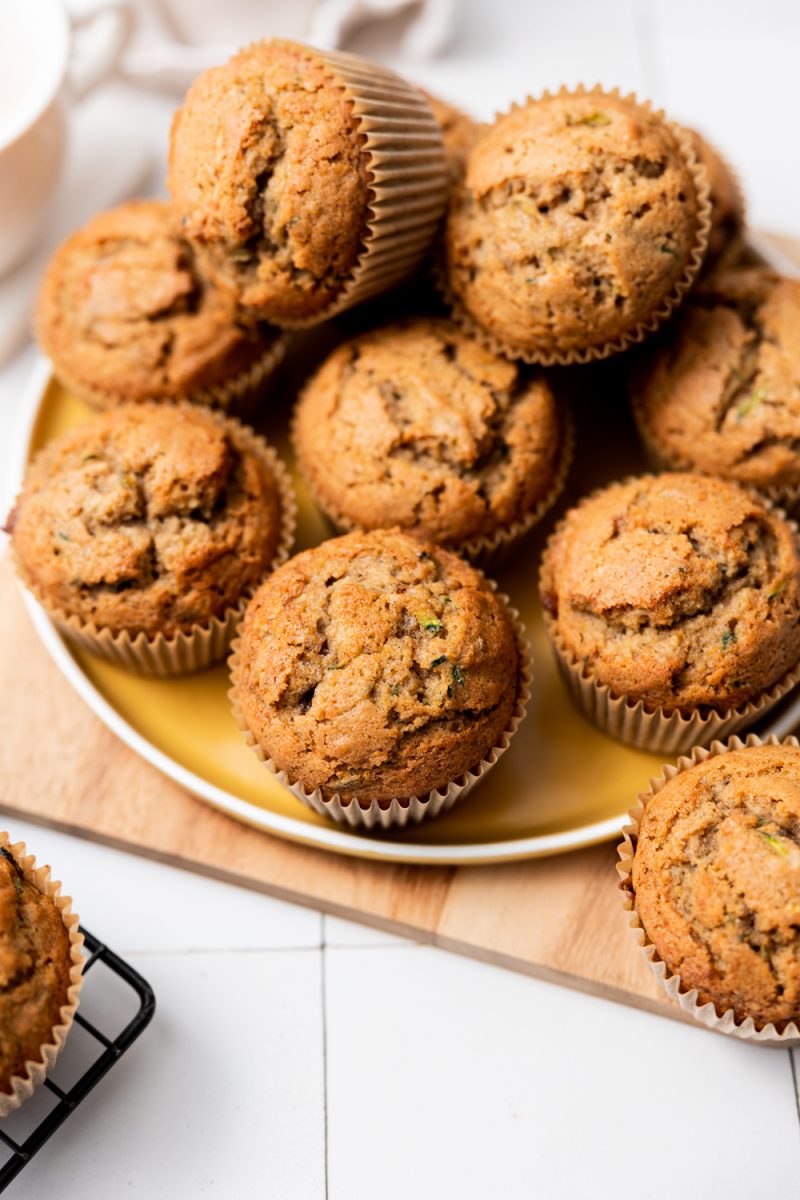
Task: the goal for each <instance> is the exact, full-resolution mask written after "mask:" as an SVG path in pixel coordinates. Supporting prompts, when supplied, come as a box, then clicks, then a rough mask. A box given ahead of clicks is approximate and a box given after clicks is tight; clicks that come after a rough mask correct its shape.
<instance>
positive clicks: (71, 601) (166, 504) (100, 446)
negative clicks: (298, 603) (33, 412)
mask: <svg viewBox="0 0 800 1200" xmlns="http://www.w3.org/2000/svg"><path fill="white" fill-rule="evenodd" d="M261 447H263V449H262V448H261ZM270 453H271V452H269V453H268V448H267V447H266V446H265V445H264V444H263V443H258V442H257V440H256V438H255V437H254V435H252V434H250V433H249V432H248V431H247V429H246V427H245V426H242V425H239V424H238V422H234V421H232V420H230V419H226V418H223V417H220V416H218V415H217V414H215V413H213V412H211V411H210V410H209V409H204V408H196V407H192V406H189V405H182V406H180V407H170V408H166V407H164V406H161V405H155V404H149V405H123V406H121V407H120V408H118V409H114V410H113V411H111V412H107V413H102V414H101V415H99V416H97V417H95V418H94V419H93V420H91V421H88V422H86V423H85V424H83V425H80V426H79V427H78V428H77V429H75V430H73V431H72V432H70V433H67V434H65V435H64V436H63V437H60V438H58V439H57V440H56V441H54V442H52V443H50V444H49V445H48V446H46V447H45V449H44V450H43V451H42V452H41V453H40V454H39V455H38V456H37V458H36V459H35V460H34V462H33V463H32V465H31V467H30V468H29V470H28V473H27V475H26V478H25V483H24V486H23V489H22V493H21V495H20V496H19V498H18V500H17V505H16V508H15V510H14V513H13V514H12V517H11V520H10V526H11V531H12V538H13V548H14V552H15V557H16V561H17V565H18V568H19V571H20V574H21V576H22V578H23V580H24V581H25V583H27V584H28V586H29V587H30V588H31V590H32V591H33V592H34V594H35V595H36V597H37V599H39V600H40V601H41V602H42V603H43V604H44V605H45V607H46V608H47V609H48V610H49V611H50V612H51V613H53V614H54V615H55V616H56V618H57V619H60V620H61V621H66V620H68V619H69V618H77V619H78V620H79V621H80V622H81V623H90V624H91V625H93V626H95V627H97V629H99V630H103V631H108V632H110V633H111V634H112V635H117V634H121V633H125V634H128V635H129V636H130V637H132V638H133V637H136V636H137V635H138V634H144V635H145V637H147V638H149V639H152V638H155V637H157V636H158V635H162V636H163V637H164V638H172V637H174V636H176V635H177V634H178V633H179V632H184V633H187V632H190V631H193V630H194V629H195V628H197V627H199V626H205V625H207V624H208V623H209V622H210V621H211V620H212V619H214V618H221V617H222V616H223V615H224V614H225V613H226V611H227V610H229V609H231V608H233V607H234V606H236V605H238V604H239V602H240V601H241V599H242V597H243V595H246V594H247V593H248V592H249V591H250V590H251V589H252V588H253V587H254V586H255V585H256V584H257V583H258V582H259V581H260V580H261V578H262V577H263V575H264V574H265V572H266V571H267V570H268V569H269V568H270V565H271V564H272V563H273V561H274V560H275V559H276V556H277V555H278V553H279V550H280V547H281V543H282V539H283V537H284V522H285V517H286V513H285V507H286V503H287V501H286V498H285V494H284V491H283V484H282V476H281V474H280V472H281V471H282V468H281V467H280V465H279V464H278V463H277V460H275V459H272V458H271V457H270Z"/></svg>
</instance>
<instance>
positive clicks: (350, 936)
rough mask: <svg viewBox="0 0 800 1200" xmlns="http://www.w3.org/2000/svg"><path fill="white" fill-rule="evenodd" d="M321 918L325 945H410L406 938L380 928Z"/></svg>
mask: <svg viewBox="0 0 800 1200" xmlns="http://www.w3.org/2000/svg"><path fill="white" fill-rule="evenodd" d="M322 920H323V937H324V939H325V945H326V946H363V947H369V946H400V947H403V946H410V945H413V944H414V943H413V942H409V940H408V938H401V937H396V936H395V935H394V934H392V933H384V931H383V930H382V929H373V928H372V927H371V926H370V925H357V924H356V923H355V922H354V921H343V920H342V919H341V918H340V917H329V916H325V917H323V918H322Z"/></svg>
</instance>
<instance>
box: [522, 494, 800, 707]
mask: <svg viewBox="0 0 800 1200" xmlns="http://www.w3.org/2000/svg"><path fill="white" fill-rule="evenodd" d="M541 591H542V603H543V605H544V608H545V610H546V612H547V613H548V614H549V623H550V626H551V630H552V632H553V633H554V635H555V636H556V638H557V640H558V641H559V642H560V643H561V644H562V646H563V647H564V649H565V650H566V652H567V654H568V656H569V657H571V658H572V660H573V661H574V662H576V663H582V664H583V669H584V672H585V673H586V674H587V675H589V676H591V677H593V678H594V679H595V681H596V682H598V683H601V684H607V685H608V686H609V687H610V688H611V689H612V690H613V691H614V692H615V693H617V694H620V695H624V696H628V697H630V698H631V699H634V700H639V699H641V700H643V701H645V703H647V704H651V705H661V706H663V707H664V708H667V709H675V708H677V709H695V708H697V707H700V706H708V707H710V708H714V709H719V710H724V709H727V708H729V707H730V706H732V705H734V706H735V705H738V704H741V703H742V702H744V701H746V700H747V699H749V698H750V697H751V696H756V695H757V694H758V693H759V692H762V691H763V690H764V689H765V688H769V687H771V686H772V684H774V683H777V682H778V681H779V680H780V679H781V678H782V677H783V676H784V675H785V674H786V672H787V671H788V670H790V668H792V667H794V666H795V664H796V663H797V661H798V659H799V658H800V623H799V618H800V555H798V548H797V542H796V538H795V535H794V532H793V530H792V527H791V526H790V525H789V523H788V522H787V521H785V520H784V519H783V518H782V517H779V516H777V515H776V514H775V513H772V512H769V511H768V510H767V509H766V508H765V507H764V505H763V504H762V503H761V502H760V501H759V500H758V499H757V498H756V496H755V495H754V494H753V493H751V492H750V491H748V490H747V489H746V488H743V487H741V486H739V485H738V484H735V483H728V482H726V481H724V480H719V479H707V478H704V477H703V476H700V475H689V474H677V473H676V474H666V475H659V476H645V477H643V478H641V479H631V480H626V481H625V482H623V483H614V484H612V485H611V486H610V487H607V488H605V489H604V490H603V491H602V492H598V493H596V494H594V495H592V496H590V497H589V498H588V499H586V500H584V501H583V502H582V503H581V504H579V505H578V506H577V507H576V508H573V509H572V510H571V511H570V512H569V513H568V514H567V516H566V518H565V520H564V522H563V523H562V524H561V525H560V526H559V527H558V528H557V530H556V532H555V534H554V535H553V537H552V539H551V541H550V544H549V545H548V548H547V550H546V552H545V556H544V559H543V564H542V578H541Z"/></svg>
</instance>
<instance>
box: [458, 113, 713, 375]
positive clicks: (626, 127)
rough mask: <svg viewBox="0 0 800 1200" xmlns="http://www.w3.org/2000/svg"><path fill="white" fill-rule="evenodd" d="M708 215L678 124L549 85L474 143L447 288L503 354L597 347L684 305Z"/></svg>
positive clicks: (606, 350)
mask: <svg viewBox="0 0 800 1200" xmlns="http://www.w3.org/2000/svg"><path fill="white" fill-rule="evenodd" d="M709 213H710V209H709V203H708V183H707V177H706V174H705V171H704V170H703V168H702V167H700V165H699V164H698V162H697V158H696V155H695V154H694V151H693V150H692V149H691V145H690V143H689V141H688V138H687V137H686V135H685V134H684V133H683V132H682V131H681V130H680V129H678V127H677V126H674V125H671V124H670V123H668V122H667V121H665V120H664V119H663V118H662V117H661V116H660V115H659V114H657V113H654V112H652V111H651V110H650V108H649V107H647V106H645V105H640V104H637V103H635V101H634V100H633V99H632V98H627V99H624V98H622V97H621V96H619V95H617V94H616V93H614V94H606V93H603V92H600V91H597V90H596V91H593V92H588V93H587V92H584V91H581V90H579V91H577V92H567V91H561V92H559V93H558V95H555V96H551V95H545V96H544V97H542V98H541V99H539V100H529V101H528V102H527V103H526V104H524V105H522V106H521V107H517V108H514V109H512V111H511V112H509V113H507V114H506V115H505V116H501V117H498V119H497V120H496V121H495V123H494V125H492V126H491V127H490V128H489V129H488V130H486V131H485V132H483V133H482V134H481V137H480V139H479V141H478V142H477V143H476V145H475V146H474V148H473V149H472V151H471V153H470V155H469V157H468V160H467V168H466V174H465V177H464V180H463V182H462V183H461V184H460V185H459V186H458V187H457V188H456V189H455V190H454V192H453V195H452V197H451V200H450V206H449V211H448V216H447V222H446V229H445V260H446V261H445V271H444V278H445V283H444V286H445V290H446V292H447V295H448V297H449V299H450V300H451V303H452V304H453V305H454V311H455V313H456V314H457V316H458V317H459V319H460V320H462V321H465V322H467V323H469V324H473V325H474V326H475V327H476V329H477V330H479V331H480V332H481V334H482V336H483V337H484V339H485V340H488V342H489V344H491V345H492V346H495V347H497V348H499V349H500V350H501V351H502V352H503V353H505V354H506V355H508V356H509V357H511V358H524V359H525V360H526V361H529V362H541V363H553V362H574V361H580V362H583V361H587V360H588V359H592V358H601V357H604V356H606V355H608V354H611V353H613V352H614V351H616V350H620V349H624V348H625V347H626V346H627V345H628V344H630V343H631V342H632V341H637V340H640V339H641V338H642V337H643V336H644V334H645V332H646V331H648V330H652V329H654V328H655V326H656V325H657V324H658V323H659V322H660V321H661V320H663V318H664V317H665V316H666V315H667V314H668V313H669V312H670V311H671V309H672V308H673V307H674V306H675V304H676V303H678V301H679V300H680V298H681V297H682V295H683V293H684V292H685V291H686V290H687V288H688V287H689V285H690V284H691V282H692V280H693V279H694V277H695V275H696V274H697V271H698V269H699V267H700V264H701V262H702V258H703V254H704V252H705V248H706V243H707V238H708V224H709Z"/></svg>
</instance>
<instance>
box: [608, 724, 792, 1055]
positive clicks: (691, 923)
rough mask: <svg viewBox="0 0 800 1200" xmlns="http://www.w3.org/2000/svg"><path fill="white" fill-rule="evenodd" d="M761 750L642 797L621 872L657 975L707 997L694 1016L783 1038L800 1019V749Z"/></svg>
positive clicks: (714, 762)
mask: <svg viewBox="0 0 800 1200" xmlns="http://www.w3.org/2000/svg"><path fill="white" fill-rule="evenodd" d="M771 740H772V739H771ZM758 741H759V740H758V739H757V738H753V739H752V742H753V743H757V744H752V745H751V744H748V745H747V746H744V745H743V743H741V742H740V741H739V740H738V739H733V744H734V745H735V746H736V747H738V748H733V749H728V750H726V748H725V747H723V746H721V745H719V746H718V747H717V750H718V751H719V752H718V753H716V754H714V755H712V756H709V757H702V755H703V752H700V754H699V755H695V756H694V757H695V760H696V761H695V762H694V763H693V764H692V763H691V762H689V761H688V760H682V763H681V764H679V767H678V769H677V772H676V770H675V769H674V768H673V769H672V770H671V771H670V772H669V776H671V777H668V778H667V779H666V781H665V782H661V783H660V784H656V785H655V788H656V790H655V791H654V793H651V794H650V795H646V796H643V797H642V800H643V801H644V811H643V813H642V815H641V818H640V819H639V820H638V821H636V824H635V825H634V827H633V829H632V830H631V833H630V837H629V841H628V844H627V845H626V846H623V847H622V848H621V849H620V854H621V857H622V859H623V862H621V863H620V873H621V874H622V875H623V888H624V890H625V891H626V893H627V895H628V898H629V902H630V903H631V905H632V907H633V909H634V910H635V913H636V917H637V918H638V922H639V923H640V924H641V927H642V929H643V930H644V937H645V941H646V943H649V945H650V946H651V947H652V950H651V955H652V958H653V960H654V961H656V962H660V963H663V964H664V967H663V968H661V970H660V971H659V974H662V973H663V974H664V975H676V976H678V977H679V978H678V980H677V983H678V987H679V989H680V991H681V992H682V993H683V994H684V995H685V993H686V992H687V991H691V990H693V989H697V995H696V999H694V1002H693V1003H691V1004H689V1005H686V1007H687V1008H689V1009H690V1010H692V1009H696V1008H698V1007H701V1006H702V1005H705V1004H712V1005H713V1006H714V1009H715V1011H716V1014H717V1017H718V1018H722V1017H723V1014H725V1013H732V1015H733V1019H734V1021H735V1022H736V1023H737V1024H740V1023H742V1022H745V1021H747V1020H748V1019H750V1020H751V1021H752V1022H753V1025H754V1026H755V1029H756V1030H763V1028H764V1027H765V1026H766V1025H768V1024H770V1023H772V1025H773V1026H774V1027H775V1030H776V1031H778V1032H780V1031H781V1030H783V1029H785V1027H786V1024H787V1022H789V1021H797V1020H798V1018H800V921H799V920H798V917H799V916H800V841H798V830H800V747H798V745H797V743H796V741H795V739H791V744H789V743H784V744H778V743H775V742H774V740H772V741H773V744H769V745H765V744H758ZM633 816H634V818H636V817H637V814H633ZM664 968H665V969H666V970H665V971H664ZM695 1015H696V1014H695ZM796 1032H797V1031H796V1029H795V1033H796Z"/></svg>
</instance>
